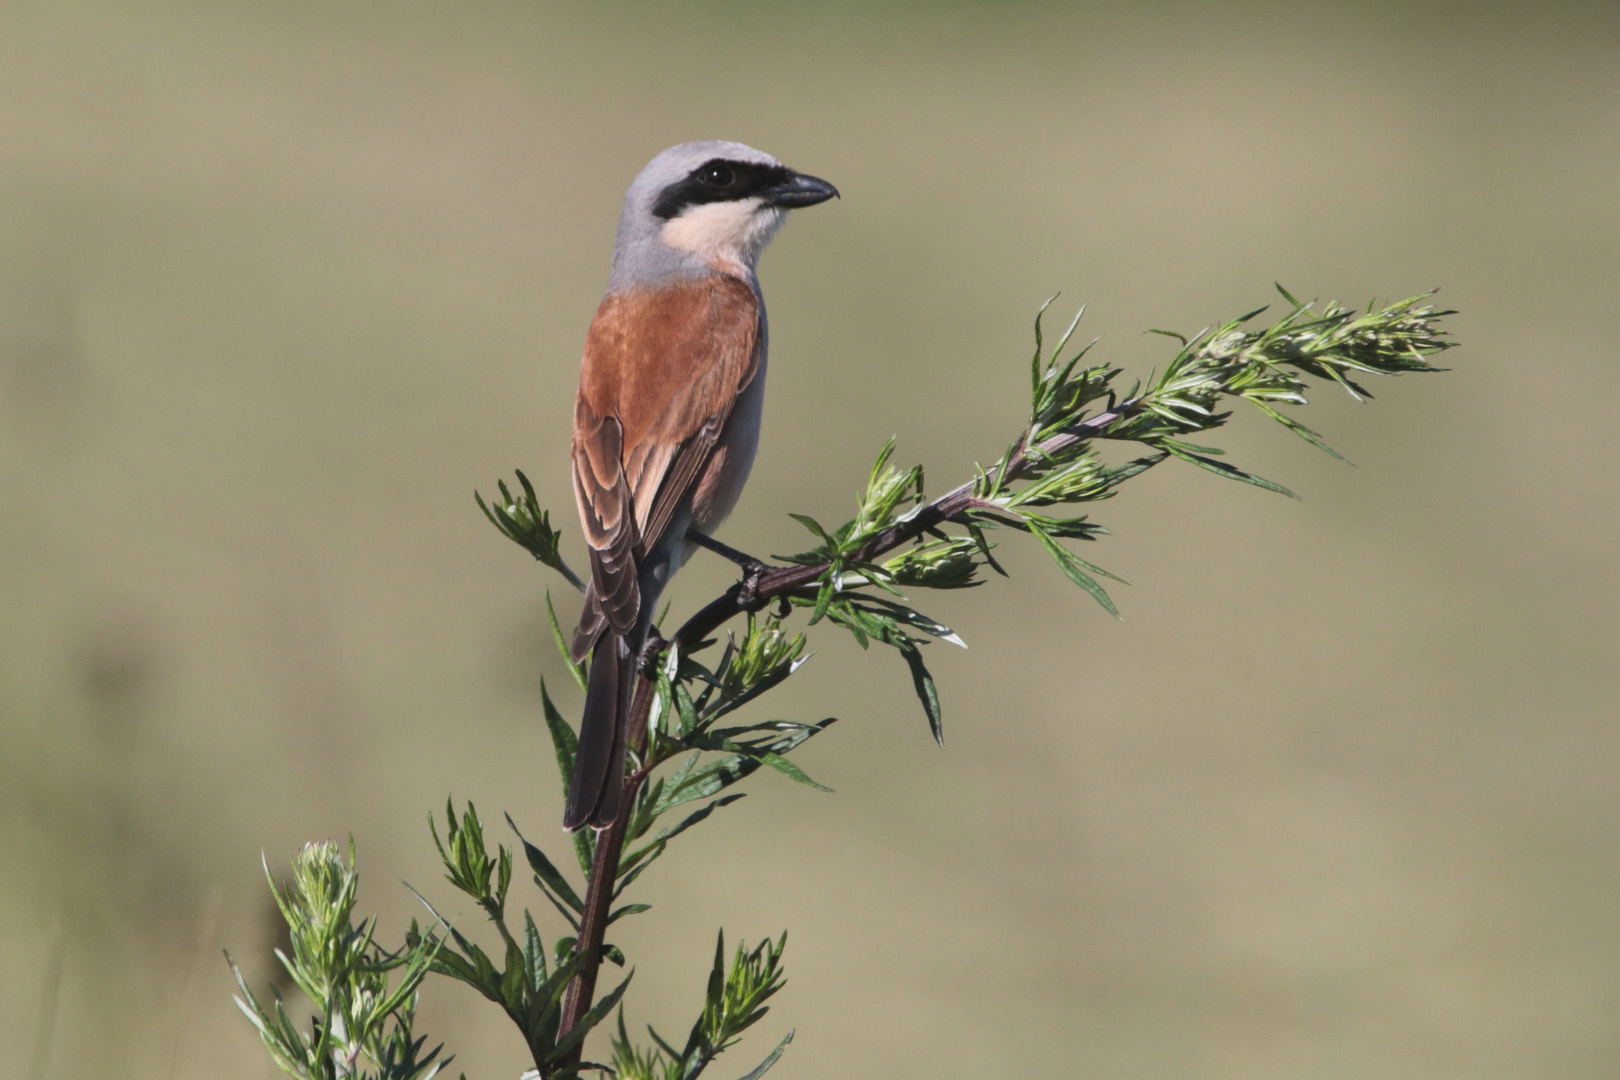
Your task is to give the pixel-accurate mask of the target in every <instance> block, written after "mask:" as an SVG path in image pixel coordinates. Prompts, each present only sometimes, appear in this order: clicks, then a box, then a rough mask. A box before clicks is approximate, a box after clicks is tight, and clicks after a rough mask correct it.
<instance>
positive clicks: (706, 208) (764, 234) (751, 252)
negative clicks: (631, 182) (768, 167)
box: [659, 198, 787, 269]
mask: <svg viewBox="0 0 1620 1080" xmlns="http://www.w3.org/2000/svg"><path fill="white" fill-rule="evenodd" d="M786 216H787V211H785V210H783V209H781V208H779V207H775V206H767V205H765V201H764V200H763V199H759V198H753V199H738V200H735V201H733V202H714V203H701V204H699V205H697V206H689V207H687V208H686V209H685V210H683V211H682V212H681V213H680V214H679V215H678V216H676V217H674V218H671V219H670V220H669V221H667V222H665V223H664V226H663V228H662V229H661V230H659V239H661V240H662V241H663V242H664V243H665V244H668V245H669V246H670V247H672V248H676V249H678V250H680V251H689V252H691V253H692V254H694V255H701V256H703V257H704V258H706V259H718V260H721V261H723V262H735V263H741V264H742V265H743V266H744V267H747V268H750V269H752V267H753V265H754V262H755V260H757V259H758V258H759V253H760V252H761V251H762V250H764V248H765V245H766V244H768V243H770V241H771V237H772V236H774V235H775V234H776V230H777V229H778V228H780V227H781V225H782V219H783V218H785V217H786Z"/></svg>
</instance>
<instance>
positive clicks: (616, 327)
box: [574, 275, 759, 656]
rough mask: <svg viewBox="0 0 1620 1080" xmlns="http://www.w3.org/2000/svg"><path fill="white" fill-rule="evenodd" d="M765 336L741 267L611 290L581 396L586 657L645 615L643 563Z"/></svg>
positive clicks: (579, 478) (590, 348) (580, 642)
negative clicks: (727, 273) (587, 572)
mask: <svg viewBox="0 0 1620 1080" xmlns="http://www.w3.org/2000/svg"><path fill="white" fill-rule="evenodd" d="M758 342H759V302H758V299H757V298H756V297H755V295H754V291H753V289H751V288H750V287H749V286H748V285H747V284H746V283H744V282H741V281H738V280H736V279H735V278H731V277H724V276H719V275H717V276H715V277H712V278H707V279H704V280H701V281H695V282H691V283H689V284H682V285H678V286H671V287H667V288H660V289H645V290H634V291H630V292H626V293H619V294H616V295H612V296H609V297H608V298H607V299H605V300H603V301H602V306H601V307H600V308H599V309H598V310H597V313H596V319H595V321H593V322H592V323H591V330H590V334H589V335H588V336H587V338H586V341H585V361H584V365H583V368H582V370H581V372H580V381H579V396H578V398H577V399H576V402H575V406H574V495H575V499H576V501H577V502H578V504H579V514H580V523H581V525H582V527H583V528H584V532H585V541H586V543H587V544H589V545H590V549H591V587H590V590H589V593H588V595H587V597H586V610H585V614H584V616H583V617H582V618H581V620H580V627H579V631H578V632H577V633H576V635H575V641H574V653H575V655H576V656H583V655H584V653H585V652H588V651H589V650H590V648H591V645H592V644H593V643H594V641H595V639H596V636H597V635H598V634H600V633H601V631H602V630H603V628H604V627H610V628H612V629H613V631H614V632H615V633H621V634H623V633H627V632H628V631H629V630H630V628H631V627H632V626H633V625H634V623H635V620H636V616H637V614H638V613H639V611H640V594H639V589H638V586H637V580H636V579H637V574H638V571H639V563H640V561H641V559H642V558H643V557H644V556H645V555H646V553H647V552H648V551H650V550H652V549H653V548H654V547H655V546H656V545H657V543H658V541H659V540H660V539H661V538H662V536H663V533H664V530H665V529H667V528H668V526H669V523H670V520H671V519H672V518H673V517H674V515H675V512H676V510H677V509H678V508H679V507H680V505H681V503H682V501H683V500H685V499H686V498H688V497H689V496H690V494H691V489H692V486H693V485H694V484H695V483H696V481H697V478H698V476H699V475H700V474H701V472H702V469H703V466H704V465H705V464H706V463H707V462H708V460H709V457H710V455H711V454H713V452H714V447H715V444H716V442H717V441H718V440H719V438H720V433H721V430H722V429H723V428H724V427H725V422H726V418H727V417H728V416H729V415H730V414H731V409H732V406H733V405H734V404H735V402H736V400H737V395H738V393H739V392H740V391H741V390H742V389H743V388H744V387H746V386H747V385H748V383H749V382H750V381H751V380H752V379H753V377H754V373H755V370H756V368H757V365H758V356H757V346H758Z"/></svg>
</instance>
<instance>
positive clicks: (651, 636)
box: [636, 627, 669, 679]
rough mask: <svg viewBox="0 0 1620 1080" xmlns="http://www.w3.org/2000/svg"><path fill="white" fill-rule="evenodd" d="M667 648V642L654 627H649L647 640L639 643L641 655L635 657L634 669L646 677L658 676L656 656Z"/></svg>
mask: <svg viewBox="0 0 1620 1080" xmlns="http://www.w3.org/2000/svg"><path fill="white" fill-rule="evenodd" d="M667 648H669V642H668V641H665V640H664V635H662V634H660V633H659V632H658V630H657V628H656V627H649V628H648V630H647V640H646V641H644V642H643V643H642V645H641V655H640V656H638V657H636V670H637V671H639V672H640V673H641V674H642V675H643V676H645V677H646V678H649V679H652V678H656V677H657V676H658V658H659V657H660V656H661V655H663V652H664V650H665V649H667Z"/></svg>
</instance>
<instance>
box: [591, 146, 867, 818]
mask: <svg viewBox="0 0 1620 1080" xmlns="http://www.w3.org/2000/svg"><path fill="white" fill-rule="evenodd" d="M837 197H839V193H838V189H837V188H835V187H833V185H832V184H830V183H828V182H827V181H825V180H822V179H820V178H818V177H815V176H810V175H808V174H806V173H801V172H797V171H795V170H793V169H790V168H788V167H787V166H786V165H783V164H782V163H781V162H780V161H778V160H777V159H776V158H774V157H771V156H770V155H769V154H766V153H762V152H760V151H758V150H755V149H754V148H752V147H750V146H745V145H743V144H742V143H737V142H722V141H717V140H707V141H700V142H688V143H682V144H680V145H678V146H672V147H670V148H669V149H667V150H665V151H663V152H662V153H660V154H658V155H657V156H656V157H654V158H653V159H652V161H650V162H649V163H648V164H647V166H646V167H645V168H643V169H642V170H641V172H640V173H639V174H637V176H636V178H635V179H634V180H633V181H632V182H631V184H630V187H629V188H628V189H627V190H626V192H625V195H624V205H623V209H622V210H621V212H620V216H619V227H618V234H617V236H616V238H615V241H614V246H613V267H612V272H611V274H610V275H609V278H608V286H607V293H606V295H605V296H604V297H603V298H602V303H601V305H600V306H599V307H598V308H597V311H596V317H595V318H594V319H593V320H592V321H591V325H590V329H589V331H588V332H587V334H586V337H585V349H584V358H583V360H582V362H581V365H580V377H579V392H578V394H577V396H576V398H575V402H574V428H573V444H572V457H573V461H572V465H573V483H574V499H575V502H576V504H577V505H578V508H579V518H580V526H581V529H582V531H583V534H584V538H585V542H586V545H587V547H588V548H589V555H590V580H589V582H588V584H587V586H586V589H585V607H584V611H583V613H582V614H581V616H580V621H579V627H578V629H577V630H576V631H575V633H574V638H573V643H572V646H571V649H570V652H571V655H572V657H573V659H574V661H575V663H583V662H584V661H585V659H586V658H587V657H589V658H590V672H589V675H588V677H587V681H586V692H585V708H584V712H583V713H582V715H581V719H580V729H579V740H578V744H577V746H576V749H575V755H574V770H573V775H572V777H571V779H570V782H569V787H568V799H567V804H566V806H565V808H564V811H563V827H564V828H565V829H568V830H570V831H573V830H577V829H579V828H581V827H583V826H585V825H590V826H591V827H593V828H596V829H602V828H606V827H607V826H609V825H611V824H612V823H613V821H614V820H615V818H616V817H617V816H618V815H619V812H620V810H621V806H620V803H621V801H622V795H623V789H624V780H625V777H624V772H625V768H624V762H625V740H626V737H627V731H626V727H627V724H628V715H627V714H628V713H629V704H630V691H631V687H632V685H633V682H634V675H635V671H636V667H637V664H638V662H639V660H640V654H641V651H642V649H643V647H644V645H645V643H646V640H647V636H648V631H649V628H650V627H651V623H652V618H653V609H654V606H655V605H656V604H657V602H658V598H659V595H660V594H661V593H662V592H663V590H664V587H665V586H666V585H668V584H669V580H670V578H671V577H672V576H673V575H674V574H675V572H676V571H677V570H679V569H680V567H681V565H682V564H683V563H684V562H685V561H686V559H687V558H688V557H690V555H691V553H692V551H693V548H694V544H693V542H692V541H691V540H690V539H689V537H688V533H689V532H693V533H698V534H702V535H704V536H707V535H708V534H710V533H712V532H713V530H714V529H715V528H717V527H718V526H719V525H720V523H721V522H722V521H723V520H724V519H725V518H726V516H727V515H728V514H730V512H731V510H732V508H733V507H734V506H735V505H736V503H737V499H738V496H740V495H741V493H742V488H743V485H744V483H745V482H746V481H747V479H748V473H749V470H750V468H751V467H752V465H753V461H754V453H755V450H756V449H757V448H758V446H759V431H760V417H761V412H762V407H763V405H764V395H765V358H766V348H767V332H766V323H765V300H764V297H763V295H762V294H761V293H760V287H759V277H758V274H757V273H756V266H757V264H758V261H759V256H760V253H761V252H762V251H763V250H764V248H765V245H766V244H768V243H769V242H770V240H771V237H772V236H773V235H775V233H776V231H777V229H778V228H779V227H780V226H781V225H782V222H783V219H784V218H785V217H786V216H787V213H788V211H790V210H794V209H798V208H801V207H807V206H814V205H816V204H818V203H823V202H826V201H827V200H829V199H833V198H837Z"/></svg>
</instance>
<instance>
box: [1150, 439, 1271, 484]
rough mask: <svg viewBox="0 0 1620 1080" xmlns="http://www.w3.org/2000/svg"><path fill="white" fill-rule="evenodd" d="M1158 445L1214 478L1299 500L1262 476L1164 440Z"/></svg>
mask: <svg viewBox="0 0 1620 1080" xmlns="http://www.w3.org/2000/svg"><path fill="white" fill-rule="evenodd" d="M1160 445H1162V446H1163V447H1164V448H1165V449H1166V450H1168V451H1170V453H1172V454H1174V455H1175V456H1176V457H1178V458H1180V459H1181V460H1182V461H1190V462H1191V463H1192V464H1194V465H1197V466H1198V467H1199V468H1200V469H1208V470H1209V471H1210V472H1212V473H1214V474H1215V475H1216V476H1224V477H1226V478H1227V479H1228V480H1241V481H1243V483H1245V484H1253V485H1254V486H1255V487H1258V488H1265V489H1266V490H1267V491H1275V492H1276V493H1277V494H1279V495H1286V496H1288V497H1289V498H1290V499H1297V498H1299V496H1298V495H1295V494H1294V493H1293V492H1292V491H1289V490H1288V489H1287V488H1285V487H1283V486H1282V485H1281V484H1278V483H1275V482H1273V481H1271V480H1267V479H1266V478H1265V477H1263V476H1255V475H1254V474H1253V473H1246V472H1244V471H1243V470H1242V469H1240V468H1238V467H1237V466H1236V465H1228V464H1227V463H1226V462H1224V461H1216V460H1215V459H1214V458H1207V457H1204V456H1203V455H1201V454H1194V453H1190V452H1188V451H1186V450H1182V449H1180V448H1179V447H1178V446H1176V445H1175V444H1174V443H1173V442H1171V441H1170V440H1165V441H1163V442H1162V443H1161V444H1160Z"/></svg>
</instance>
